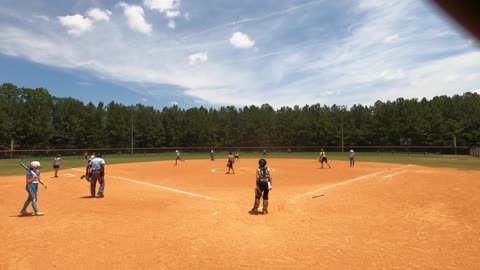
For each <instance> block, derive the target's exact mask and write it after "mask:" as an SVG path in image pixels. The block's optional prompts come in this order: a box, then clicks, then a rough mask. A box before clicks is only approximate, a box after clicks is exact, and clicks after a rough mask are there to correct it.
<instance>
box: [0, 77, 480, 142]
mask: <svg viewBox="0 0 480 270" xmlns="http://www.w3.org/2000/svg"><path fill="white" fill-rule="evenodd" d="M0 121H1V123H0V149H4V150H6V149H10V144H11V141H12V140H13V142H14V145H15V149H87V148H130V147H131V146H132V135H133V147H135V148H155V147H201V146H207V147H229V146H243V147H256V146H258V147H277V146H319V145H321V146H326V147H328V146H340V145H341V142H342V138H343V141H344V145H345V146H346V147H347V146H397V145H399V144H400V138H411V139H412V145H416V146H452V144H453V138H454V137H455V138H456V143H457V145H458V146H480V95H479V94H477V93H472V92H466V93H464V94H462V95H454V96H452V97H449V96H437V97H434V98H432V99H431V100H427V99H426V98H423V99H421V100H418V99H404V98H398V99H396V100H395V101H386V102H384V101H377V102H375V104H374V105H371V106H364V105H353V106H352V107H350V108H346V107H344V106H339V105H333V106H326V105H321V104H313V105H305V106H302V107H301V106H294V107H293V108H291V107H286V106H285V107H281V108H279V109H274V108H272V107H271V106H270V105H269V104H263V105H261V106H260V107H257V106H253V105H252V106H244V107H243V108H236V107H234V106H225V107H220V108H208V109H207V108H204V107H199V108H197V107H195V108H190V109H182V108H180V107H178V106H176V105H173V106H171V107H164V108H163V109H161V110H158V109H155V108H154V107H151V106H144V105H142V104H137V105H134V106H125V105H122V104H119V103H116V102H110V103H108V104H104V103H103V102H99V103H98V104H96V105H95V104H93V103H91V102H89V103H88V104H84V103H83V102H81V101H79V100H77V99H74V98H59V97H54V96H52V95H50V93H49V92H48V90H47V89H44V88H37V89H29V88H18V87H17V86H15V85H13V84H10V83H5V84H3V85H1V87H0ZM132 131H133V132H132Z"/></svg>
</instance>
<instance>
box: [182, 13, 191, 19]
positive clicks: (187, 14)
mask: <svg viewBox="0 0 480 270" xmlns="http://www.w3.org/2000/svg"><path fill="white" fill-rule="evenodd" d="M183 17H184V18H185V20H187V21H190V13H189V12H185V14H183Z"/></svg>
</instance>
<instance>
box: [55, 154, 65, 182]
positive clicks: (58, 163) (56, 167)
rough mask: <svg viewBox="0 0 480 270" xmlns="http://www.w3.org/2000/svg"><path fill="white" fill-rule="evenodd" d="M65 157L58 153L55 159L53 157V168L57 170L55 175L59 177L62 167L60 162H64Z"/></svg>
mask: <svg viewBox="0 0 480 270" xmlns="http://www.w3.org/2000/svg"><path fill="white" fill-rule="evenodd" d="M62 161H63V159H62V157H61V156H60V154H58V155H57V156H56V157H55V158H54V159H53V169H54V170H55V176H53V177H58V169H60V162H62Z"/></svg>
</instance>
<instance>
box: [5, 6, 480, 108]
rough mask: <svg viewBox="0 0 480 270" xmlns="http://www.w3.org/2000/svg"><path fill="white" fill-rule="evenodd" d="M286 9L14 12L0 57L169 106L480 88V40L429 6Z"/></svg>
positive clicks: (345, 99) (365, 99) (346, 100)
mask: <svg viewBox="0 0 480 270" xmlns="http://www.w3.org/2000/svg"><path fill="white" fill-rule="evenodd" d="M39 1H42V0H39ZM227 2H228V1H227ZM290 3H291V2H289V1H282V0H279V1H278V2H276V9H275V10H272V9H271V6H268V5H267V4H265V3H263V2H261V1H260V2H256V3H255V5H251V6H250V5H249V4H248V3H243V2H241V1H237V2H235V1H234V2H228V4H227V3H226V2H222V1H210V0H206V1H202V3H199V2H188V3H187V2H185V3H183V2H182V3H180V1H174V0H163V1H161V0H145V1H143V2H140V3H139V5H134V4H129V3H126V2H120V3H119V4H118V5H117V6H111V7H109V6H105V7H102V8H99V7H94V6H92V7H88V8H86V9H85V10H86V12H85V13H83V11H81V12H82V14H83V15H82V14H75V15H65V16H59V17H58V20H55V21H54V20H52V21H50V22H49V21H47V20H43V19H39V18H37V19H35V20H34V21H28V20H22V18H25V16H23V15H22V13H21V12H24V11H23V9H18V10H15V9H14V10H13V15H5V16H2V17H3V19H2V18H0V40H2V42H0V53H1V54H5V55H12V56H15V57H19V58H23V59H27V60H28V61H33V62H35V63H41V64H44V65H49V66H54V67H59V68H69V69H76V70H82V71H86V72H89V73H90V74H94V76H96V77H98V78H101V79H102V80H109V81H112V82H115V83H117V84H128V85H129V86H131V85H135V84H137V85H144V84H148V85H156V86H158V87H151V88H149V89H150V90H148V91H146V90H145V88H142V87H133V86H132V87H131V89H132V91H137V92H138V93H139V94H142V95H147V96H151V97H152V98H153V97H154V96H156V94H157V93H160V92H162V91H164V92H167V91H170V92H174V93H175V95H174V98H169V99H166V100H175V102H177V103H176V104H183V103H184V102H183V101H182V100H181V98H185V99H187V98H188V99H191V100H192V101H194V102H195V103H196V104H207V105H239V106H242V105H250V104H256V105H261V104H263V103H270V104H271V105H272V106H274V107H279V106H285V105H288V106H291V105H296V104H300V105H301V104H312V103H322V104H346V105H347V104H348V105H351V104H355V103H362V104H372V103H373V102H374V101H376V100H377V99H395V98H397V97H399V96H403V97H418V96H426V97H431V96H434V95H436V94H449V93H455V92H456V91H462V90H465V91H467V90H470V89H471V90H474V89H479V84H480V77H479V72H478V70H480V64H479V63H480V55H479V53H477V51H478V45H475V44H478V43H474V42H473V43H472V42H471V41H470V40H471V39H469V38H467V37H464V36H462V35H461V34H459V33H457V32H455V31H454V30H453V27H452V26H450V25H448V22H447V21H443V20H442V19H441V18H440V17H439V16H437V15H436V14H435V13H432V11H431V9H430V8H429V6H428V5H427V4H425V3H423V2H418V1H414V0H406V1H397V2H382V1H373V0H371V1H370V0H369V1H367V0H363V1H358V2H354V3H353V2H349V3H348V4H347V3H343V2H338V3H337V2H336V3H335V4H333V3H332V2H331V1H312V2H306V3H301V4H298V5H291V4H290ZM180 4H182V10H180ZM183 5H185V7H184V6H183ZM313 7H315V8H313ZM107 8H108V9H107ZM114 8H117V9H115V10H114ZM183 8H186V9H187V8H188V12H186V11H184V9H183ZM110 10H113V11H114V12H111V11H110ZM319 10H320V11H322V12H319ZM118 11H119V12H118ZM122 11H123V14H122ZM15 12H17V13H15ZM74 13H75V12H74ZM159 13H160V14H161V15H160V16H159ZM0 14H2V15H4V14H12V10H11V9H7V8H4V7H0ZM36 14H46V15H42V16H46V17H47V18H48V16H51V17H52V18H55V16H53V15H52V14H54V12H52V13H48V12H47V13H44V12H43V11H41V12H40V11H36ZM64 14H72V13H71V12H70V11H67V10H66V11H65V13H64ZM60 18H62V19H60ZM175 20H177V21H175ZM19 22H21V23H19ZM166 22H167V23H168V24H167V26H168V27H169V28H170V29H167V27H165V25H164V24H165V23H166ZM176 22H178V24H177V23H176ZM160 26H161V27H160ZM62 27H63V28H65V29H66V30H67V33H68V34H69V35H74V36H75V37H76V38H66V37H68V34H67V33H65V31H58V30H59V29H62ZM172 29H175V30H174V31H173V30H172ZM132 31H134V32H139V33H142V34H146V35H134V33H132ZM86 33H88V34H86ZM207 52H208V53H207ZM165 89H168V90H165Z"/></svg>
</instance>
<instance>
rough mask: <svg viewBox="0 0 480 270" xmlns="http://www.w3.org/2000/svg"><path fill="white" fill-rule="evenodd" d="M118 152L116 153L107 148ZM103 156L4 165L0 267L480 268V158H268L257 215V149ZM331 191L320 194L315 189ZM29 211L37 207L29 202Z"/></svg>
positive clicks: (0, 223) (0, 187) (0, 202)
mask: <svg viewBox="0 0 480 270" xmlns="http://www.w3.org/2000/svg"><path fill="white" fill-rule="evenodd" d="M107 163H108V160H107ZM173 164H174V161H168V162H166V161H161V162H148V163H133V164H126V165H107V172H106V174H107V176H106V191H105V197H104V198H85V197H86V196H88V195H89V194H90V193H89V185H88V184H87V182H86V181H85V180H80V179H79V177H80V175H81V174H82V172H83V168H77V169H66V168H62V169H61V170H60V172H59V175H60V178H50V177H51V176H53V173H44V174H43V175H42V176H43V177H42V178H43V179H44V180H45V181H46V182H47V183H48V186H49V189H48V190H44V189H43V188H41V189H40V191H39V208H40V209H41V210H42V211H44V212H45V216H41V217H34V216H28V217H21V216H19V211H20V209H21V206H22V205H23V202H24V201H25V199H26V197H27V193H26V191H25V189H24V178H25V177H24V176H18V177H3V178H0V191H1V194H2V196H1V197H0V205H1V207H0V226H1V232H0V240H1V242H2V243H1V244H2V249H3V252H1V253H0V269H297V270H298V269H478V265H480V255H479V254H480V241H479V240H480V229H479V228H480V226H479V225H480V207H479V206H480V180H479V179H480V171H462V170H455V169H439V168H428V167H419V166H411V165H396V164H379V163H358V164H357V165H356V167H355V168H350V167H349V166H348V161H331V165H332V168H331V169H319V164H318V162H316V161H313V160H286V159H269V160H268V166H269V167H270V168H271V169H272V171H273V190H272V192H271V195H270V207H269V212H270V213H269V214H268V215H250V214H248V211H249V210H250V209H251V207H252V205H253V200H254V186H255V169H256V167H257V160H247V159H245V160H241V161H239V162H237V163H235V174H225V172H226V171H227V167H226V160H216V161H213V162H212V161H209V160H192V161H190V160H187V161H186V162H180V163H179V164H178V165H177V166H174V165H173ZM321 194H324V196H319V195H321ZM28 210H29V211H31V207H29V209H28Z"/></svg>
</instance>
